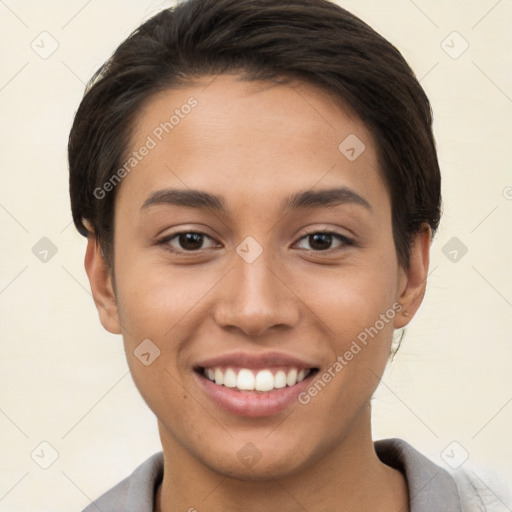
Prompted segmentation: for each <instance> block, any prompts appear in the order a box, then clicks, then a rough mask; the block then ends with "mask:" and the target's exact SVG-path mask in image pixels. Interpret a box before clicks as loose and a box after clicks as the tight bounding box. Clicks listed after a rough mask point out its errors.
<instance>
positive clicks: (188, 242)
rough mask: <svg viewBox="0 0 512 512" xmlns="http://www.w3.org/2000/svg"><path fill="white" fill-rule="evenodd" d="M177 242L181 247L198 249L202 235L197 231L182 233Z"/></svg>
mask: <svg viewBox="0 0 512 512" xmlns="http://www.w3.org/2000/svg"><path fill="white" fill-rule="evenodd" d="M179 242H180V245H181V247H182V248H183V249H188V250H194V249H200V248H201V245H203V235H201V234H199V233H183V234H181V235H180V236H179Z"/></svg>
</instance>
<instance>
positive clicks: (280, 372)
mask: <svg viewBox="0 0 512 512" xmlns="http://www.w3.org/2000/svg"><path fill="white" fill-rule="evenodd" d="M195 371H196V372H197V373H199V374H200V375H201V376H202V377H204V378H206V379H208V380H209V381H210V382H213V383H214V384H216V385H218V386H221V387H227V388H231V389H232V390H234V391H240V392H243V393H270V392H271V391H275V390H279V389H283V388H286V387H293V386H295V385H297V384H298V383H300V382H302V381H303V380H305V379H308V378H311V377H312V376H313V375H314V374H316V373H317V372H318V368H297V367H277V368H258V369H249V368H235V367H230V366H228V367H220V366H216V367H210V368H205V367H199V368H196V370H195Z"/></svg>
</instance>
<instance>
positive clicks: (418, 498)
mask: <svg viewBox="0 0 512 512" xmlns="http://www.w3.org/2000/svg"><path fill="white" fill-rule="evenodd" d="M374 444H375V451H376V453H377V455H378V457H379V458H380V459H381V461H382V462H384V463H385V464H387V465H389V466H392V467H394V468H396V469H398V470H400V471H402V473H403V474H404V475H405V478H406V480H407V485H408V488H409V495H410V503H411V512H423V511H429V512H435V511H439V512H494V511H496V512H498V511H502V510H506V509H509V510H510V508H509V507H510V505H511V501H510V496H509V492H508V491H507V489H506V487H505V485H504V484H503V483H500V482H499V480H498V479H497V478H496V477H495V476H490V473H489V472H486V473H485V476H482V475H484V473H483V472H478V471H476V470H473V469H470V468H468V467H465V469H464V470H461V469H458V470H455V471H454V470H452V471H447V470H446V469H443V468H441V467H440V466H438V465H437V464H435V463H434V462H432V461H431V460H430V459H428V458H427V457H426V456H425V455H423V454H422V453H420V452H419V451H417V450H416V449H415V448H413V447H412V446H411V445H410V444H408V443H407V442H406V441H404V440H402V439H383V440H380V441H376V442H375V443H374Z"/></svg>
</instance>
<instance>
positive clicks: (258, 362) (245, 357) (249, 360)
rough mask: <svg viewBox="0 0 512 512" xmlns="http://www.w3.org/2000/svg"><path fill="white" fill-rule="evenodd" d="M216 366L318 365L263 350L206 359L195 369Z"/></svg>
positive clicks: (299, 367) (310, 366) (311, 366)
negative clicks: (256, 352)
mask: <svg viewBox="0 0 512 512" xmlns="http://www.w3.org/2000/svg"><path fill="white" fill-rule="evenodd" d="M216 366H234V367H239V368H267V367H271V366H290V367H292V368H298V369H301V368H306V369H309V368H318V365H317V364H315V363H314V362H312V361H306V360H302V359H299V358H298V357H295V356H292V355H290V354H285V353H283V352H263V353H261V354H254V353H253V354H251V353H249V352H232V353H228V354H222V355H219V356H215V357H211V358H208V359H204V360H202V361H199V362H198V363H196V364H194V365H193V367H194V368H195V369H199V368H214V367H216Z"/></svg>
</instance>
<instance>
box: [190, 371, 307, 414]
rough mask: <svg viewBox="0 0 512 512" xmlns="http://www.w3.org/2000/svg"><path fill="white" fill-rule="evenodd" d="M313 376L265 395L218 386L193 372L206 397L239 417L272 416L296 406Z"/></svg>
mask: <svg viewBox="0 0 512 512" xmlns="http://www.w3.org/2000/svg"><path fill="white" fill-rule="evenodd" d="M313 375H314V374H310V375H308V377H306V378H305V379H304V380H303V381H302V382H298V383H297V384H295V385H294V386H286V387H284V388H281V389H274V390H272V391H267V392H265V393H258V392H250V391H249V392H247V391H244V392H242V391H237V390H236V389H234V388H228V387H226V386H219V385H218V384H215V383H214V382H212V381H211V380H209V379H207V378H206V377H204V376H203V375H201V374H199V373H197V372H194V377H195V378H196V380H197V381H198V383H199V386H200V387H201V388H202V389H203V390H204V392H205V393H206V395H207V396H208V397H209V398H211V400H213V402H215V403H216V404H217V405H218V406H219V407H220V408H221V409H224V410H225V411H228V412H230V413H233V414H237V415H239V416H248V417H253V418H257V417H261V416H272V415H275V414H278V413H280V412H282V411H284V410H285V409H286V408H288V407H290V406H291V405H292V404H294V403H295V404H298V401H299V400H298V395H299V394H300V393H302V392H303V391H304V390H305V389H306V388H307V387H308V386H309V384H310V379H311V377H312V376H313Z"/></svg>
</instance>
